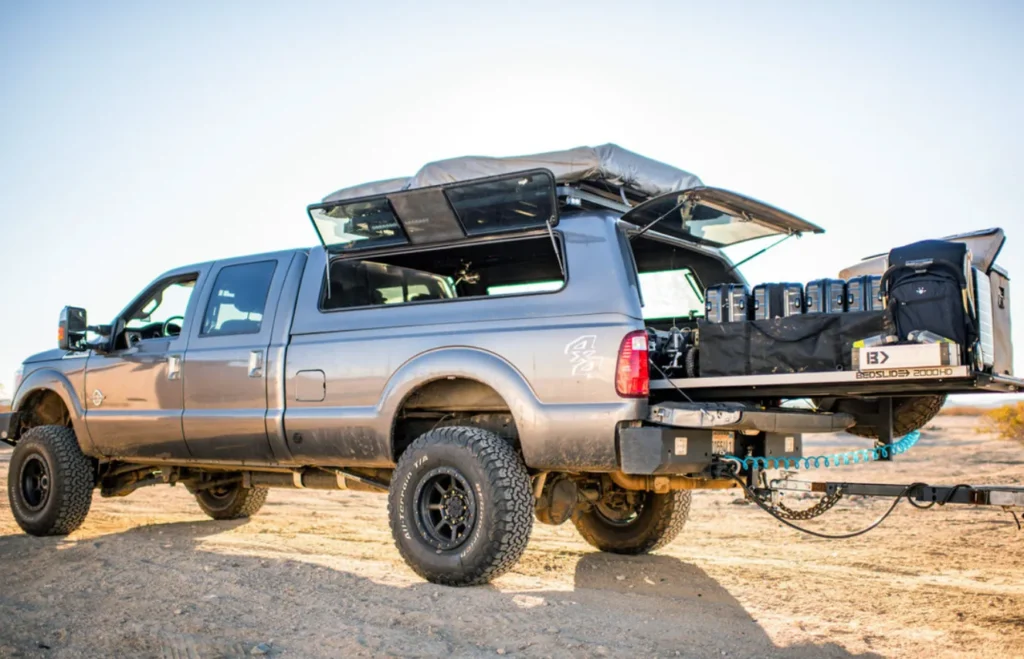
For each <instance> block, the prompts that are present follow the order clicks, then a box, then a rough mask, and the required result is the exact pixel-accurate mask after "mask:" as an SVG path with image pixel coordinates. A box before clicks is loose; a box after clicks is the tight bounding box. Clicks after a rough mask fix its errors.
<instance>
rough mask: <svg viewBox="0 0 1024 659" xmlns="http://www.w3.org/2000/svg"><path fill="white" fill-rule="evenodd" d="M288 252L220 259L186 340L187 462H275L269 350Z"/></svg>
mask: <svg viewBox="0 0 1024 659" xmlns="http://www.w3.org/2000/svg"><path fill="white" fill-rule="evenodd" d="M290 259H291V254H287V255H284V256H280V257H278V256H265V257H256V259H254V258H253V257H248V258H244V259H232V260H228V261H218V262H217V263H215V264H214V265H213V268H212V270H211V272H210V277H209V279H208V281H209V282H212V283H210V284H208V285H207V286H205V287H204V290H203V294H202V296H201V300H200V316H199V319H198V322H196V323H194V324H193V326H192V328H191V333H190V336H189V342H188V352H187V354H186V357H185V362H184V365H183V371H184V398H185V402H184V408H185V409H184V414H183V416H182V428H183V430H184V433H185V442H186V443H187V444H188V448H189V451H190V453H191V454H192V457H193V458H196V459H202V460H226V461H231V462H240V461H250V460H251V461H263V462H272V461H274V454H273V451H272V450H271V446H270V442H269V441H268V439H267V425H266V414H267V350H268V347H269V345H270V340H271V332H272V329H273V326H274V316H275V312H276V309H277V300H278V297H279V296H280V293H281V288H282V283H283V280H284V278H285V274H286V272H287V270H288V265H289V261H290Z"/></svg>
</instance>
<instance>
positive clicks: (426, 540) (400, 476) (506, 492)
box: [388, 426, 534, 586]
mask: <svg viewBox="0 0 1024 659" xmlns="http://www.w3.org/2000/svg"><path fill="white" fill-rule="evenodd" d="M438 470H454V471H455V472H457V473H458V474H459V475H461V477H462V478H463V480H464V482H465V484H466V485H468V488H469V494H470V495H471V499H472V505H473V506H475V507H474V508H473V510H474V511H475V512H474V513H472V517H473V519H474V520H475V521H474V522H473V524H472V526H471V527H470V528H467V529H466V530H465V538H464V539H461V540H456V542H461V543H462V544H459V545H458V546H455V547H454V548H451V549H445V548H438V547H437V546H436V545H432V544H431V542H432V540H431V538H430V535H429V532H428V531H427V530H425V527H424V526H423V525H422V522H423V518H422V517H421V514H422V513H421V512H420V510H421V501H422V500H421V496H425V495H424V494H423V493H424V491H425V490H423V488H424V487H426V485H428V484H429V482H430V479H431V478H438V476H436V475H435V476H432V474H437V472H438ZM533 508H534V501H533V492H532V490H531V489H530V476H529V474H528V473H527V471H526V465H525V464H523V460H522V458H521V457H520V456H519V454H518V453H516V451H515V449H514V448H513V447H512V446H511V445H510V444H509V442H508V441H506V440H504V439H502V438H501V437H499V436H498V435H496V434H494V433H492V432H490V431H487V430H483V429H481V428H472V427H468V426H448V427H441V428H435V429H433V430H430V431H429V432H426V433H424V434H423V435H421V436H420V437H419V438H417V439H416V441H414V442H413V443H412V444H411V445H410V446H409V448H408V449H406V451H405V452H404V453H403V454H402V457H401V458H400V459H399V461H398V466H397V467H396V468H395V472H394V475H393V476H392V479H391V488H390V491H389V493H388V517H389V520H390V523H391V535H392V536H393V537H394V539H395V544H396V545H397V547H398V551H399V553H400V554H401V555H402V558H403V559H404V560H405V562H406V563H407V564H408V565H409V567H411V568H412V569H413V571H415V572H416V574H418V575H420V576H421V577H423V578H424V579H426V580H427V581H432V582H433V583H437V584H443V585H446V586H472V585H476V584H482V583H487V582H488V581H491V580H492V579H494V578H496V577H498V576H499V575H501V574H504V573H505V572H507V571H508V570H509V569H511V568H512V566H513V565H515V564H516V562H517V561H519V559H520V557H521V556H522V555H523V552H524V551H525V550H526V544H527V542H529V539H530V531H531V530H532V528H533ZM467 510H469V509H468V508H467ZM468 514H469V513H467V515H468ZM418 520H419V521H418ZM453 535H454V533H453ZM433 542H436V539H435V540H434V541H433Z"/></svg>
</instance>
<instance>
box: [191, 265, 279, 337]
mask: <svg viewBox="0 0 1024 659" xmlns="http://www.w3.org/2000/svg"><path fill="white" fill-rule="evenodd" d="M276 269H277V262H276V261H260V262H258V263H241V264H239V265H229V266H226V267H224V268H221V270H220V272H219V273H217V280H216V281H215V282H214V284H213V293H211V294H210V301H209V302H208V303H207V305H206V313H205V314H204V316H203V327H202V330H201V331H200V335H202V336H225V335H229V334H259V332H260V329H261V328H262V326H263V313H264V311H266V306H267V295H268V294H269V293H270V284H271V282H273V281H274V270H276Z"/></svg>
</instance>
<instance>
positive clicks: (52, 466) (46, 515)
mask: <svg viewBox="0 0 1024 659" xmlns="http://www.w3.org/2000/svg"><path fill="white" fill-rule="evenodd" d="M95 484H96V466H95V464H94V463H93V461H92V460H91V459H89V458H88V457H86V456H85V454H83V453H82V449H81V448H80V447H79V446H78V439H77V438H76V437H75V431H74V430H72V429H70V428H65V427H64V426H37V427H35V428H32V429H31V430H29V431H28V432H27V433H25V435H24V436H23V437H22V438H21V441H19V442H18V445H17V446H15V447H14V454H13V455H12V456H11V465H10V471H9V473H8V476H7V496H8V500H9V501H10V503H11V512H12V513H13V514H14V519H15V521H16V522H18V526H20V527H21V528H22V529H23V530H24V531H25V532H26V533H29V534H31V535H38V536H44V535H67V534H68V533H71V532H72V531H74V530H75V529H77V528H78V527H79V526H81V525H82V522H84V521H85V517H86V515H88V514H89V506H91V505H92V488H93V486H94V485H95Z"/></svg>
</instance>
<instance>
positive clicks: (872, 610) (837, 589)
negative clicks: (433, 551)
mask: <svg viewBox="0 0 1024 659" xmlns="http://www.w3.org/2000/svg"><path fill="white" fill-rule="evenodd" d="M816 437H818V439H815V438H814V437H810V438H808V440H809V441H808V442H807V444H808V450H807V452H808V453H824V452H831V451H834V450H838V449H839V448H841V447H845V446H851V447H852V446H855V445H856V447H862V446H863V444H855V442H856V441H857V440H855V439H854V438H851V437H849V436H846V435H842V436H816ZM9 459H10V451H9V450H6V449H5V450H3V451H0V462H3V463H6V462H7V461H8V460H9ZM0 466H2V467H3V468H2V472H3V480H4V486H5V487H6V472H7V469H6V466H5V465H0ZM841 471H842V473H841V474H840V473H839V472H840V470H833V471H832V472H826V471H818V472H815V473H816V475H821V476H825V475H826V474H830V475H831V476H832V477H833V478H841V479H843V480H864V481H876V482H910V481H915V480H921V481H930V482H934V483H948V484H954V483H957V482H970V483H975V484H979V483H982V484H983V483H1018V484H1019V483H1022V482H1024V446H1021V445H1019V444H1011V443H1009V442H1000V441H995V440H993V439H992V438H991V437H990V436H986V435H978V434H976V433H975V432H974V430H973V421H972V420H971V419H963V418H955V417H940V418H939V419H937V420H936V421H935V422H933V424H932V425H931V426H930V427H929V428H928V430H927V432H925V434H924V437H923V439H922V441H921V443H920V444H918V446H917V447H915V448H914V449H913V450H912V451H911V452H910V453H909V454H907V455H904V456H901V457H900V458H898V459H897V461H896V462H895V463H892V464H876V465H870V466H861V467H847V468H845V469H843V470H841ZM737 499H738V496H737V495H736V494H735V493H733V492H699V493H696V494H695V495H694V506H693V514H692V518H691V520H690V523H689V524H688V526H687V527H686V529H685V531H684V533H683V535H682V536H681V537H680V538H679V539H678V540H677V541H676V542H675V543H674V544H672V545H671V546H670V547H668V548H667V549H665V550H662V551H660V552H659V553H657V554H654V555H651V556H645V557H638V558H626V557H619V556H612V555H603V554H599V553H597V552H596V551H594V550H592V549H591V547H590V546H589V545H587V544H585V543H584V542H583V541H582V540H581V539H580V537H579V536H578V535H577V534H576V532H575V530H574V529H573V527H572V525H571V523H567V524H566V525H564V526H561V527H550V526H543V525H540V524H538V525H536V526H535V527H534V533H533V539H532V541H531V543H530V547H529V549H528V550H527V552H526V555H525V556H524V557H523V560H522V561H521V562H520V563H519V565H518V566H517V567H516V568H515V569H514V570H513V571H512V572H511V573H509V574H507V575H505V576H503V577H501V578H500V579H498V580H497V581H495V582H494V583H493V584H491V585H489V586H484V587H477V588H469V589H452V588H445V587H441V586H435V585H433V584H429V583H424V582H422V581H421V580H420V579H419V578H417V577H416V575H414V574H413V573H412V571H410V570H409V569H408V568H407V567H406V566H405V565H404V564H403V563H402V561H401V559H400V558H399V556H398V552H397V551H396V550H395V549H394V547H393V545H392V541H391V535H390V533H389V531H388V525H387V521H386V518H385V500H384V497H382V496H377V495H373V494H365V493H353V492H311V491H296V490H273V491H272V492H271V495H270V499H269V501H268V503H267V505H266V507H265V508H264V509H263V511H262V512H261V513H260V514H259V515H257V516H256V517H254V518H253V519H252V520H250V521H248V522H215V521H210V520H207V519H206V518H204V517H203V516H202V514H201V513H200V512H199V509H198V508H197V507H196V505H195V503H194V502H193V500H192V498H191V497H190V496H189V494H188V493H187V492H186V491H185V490H184V488H181V487H177V488H173V489H172V488H167V487H159V488H149V489H145V490H141V491H139V492H137V493H135V494H133V495H131V496H130V497H127V498H123V499H101V498H100V497H99V495H98V494H97V495H96V497H95V499H94V502H93V508H92V512H91V513H90V516H89V519H88V520H87V521H86V523H85V525H84V526H83V527H82V528H81V529H80V530H79V531H77V532H76V533H74V534H73V535H71V536H69V537H67V538H45V539H40V538H31V537H28V536H25V535H23V534H21V532H20V529H18V527H17V526H16V524H15V523H14V520H13V519H12V517H11V511H10V508H9V507H8V505H7V501H6V498H4V499H3V503H2V504H0V656H3V657H36V656H39V657H91V656H96V657H113V656H131V657H147V656H157V657H173V658H179V657H190V658H191V657H222V656H223V657H230V656H242V655H246V656H253V654H259V653H260V652H263V651H265V650H269V653H270V655H271V656H277V655H280V656H290V657H341V656H388V655H398V656H437V655H455V656H483V655H495V654H498V655H505V656H514V655H519V656H551V657H590V656H604V655H607V656H686V657H723V656H729V657H766V656H785V657H849V656H856V657H863V656H929V657H946V656H982V657H1012V656H1024V533H1022V532H1018V531H1017V529H1016V526H1015V525H1014V523H1013V521H1012V520H1011V518H1010V516H1009V515H1008V514H1006V513H1003V512H1001V511H998V510H983V509H969V508H966V507H953V506H950V507H947V508H944V509H933V510H930V511H927V512H925V511H917V510H914V509H912V508H911V507H910V506H908V505H907V504H906V503H903V504H901V505H900V507H899V508H898V509H897V511H896V512H895V513H894V515H893V516H892V517H891V518H890V519H889V521H888V522H887V523H886V524H884V525H883V526H882V527H881V528H880V529H878V530H876V531H874V532H872V533H870V534H868V535H867V536H863V537H860V538H857V539H854V540H845V541H826V540H818V539H813V538H810V537H808V536H804V535H801V534H798V533H796V532H794V531H792V530H789V529H787V528H784V527H782V526H781V525H780V524H779V523H777V522H775V521H773V520H772V519H771V518H769V517H768V516H766V515H765V514H764V513H762V512H760V511H759V510H757V509H756V508H755V507H753V506H751V505H741V504H739V503H736V500H737ZM885 506H886V504H885V503H883V502H868V501H866V500H853V501H849V500H847V501H844V502H842V503H841V504H840V505H839V506H838V507H837V509H836V510H834V511H833V512H832V513H831V514H830V515H828V516H826V517H825V518H823V520H822V521H819V522H810V523H809V524H810V525H813V527H814V528H817V529H823V530H829V531H833V532H839V531H843V530H850V529H854V528H858V527H860V526H862V525H864V524H866V523H868V522H870V521H871V520H873V519H874V518H875V517H876V516H877V515H878V514H879V513H881V512H882V511H883V510H884V508H885ZM259 644H264V645H262V646H260V647H257V646H259Z"/></svg>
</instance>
